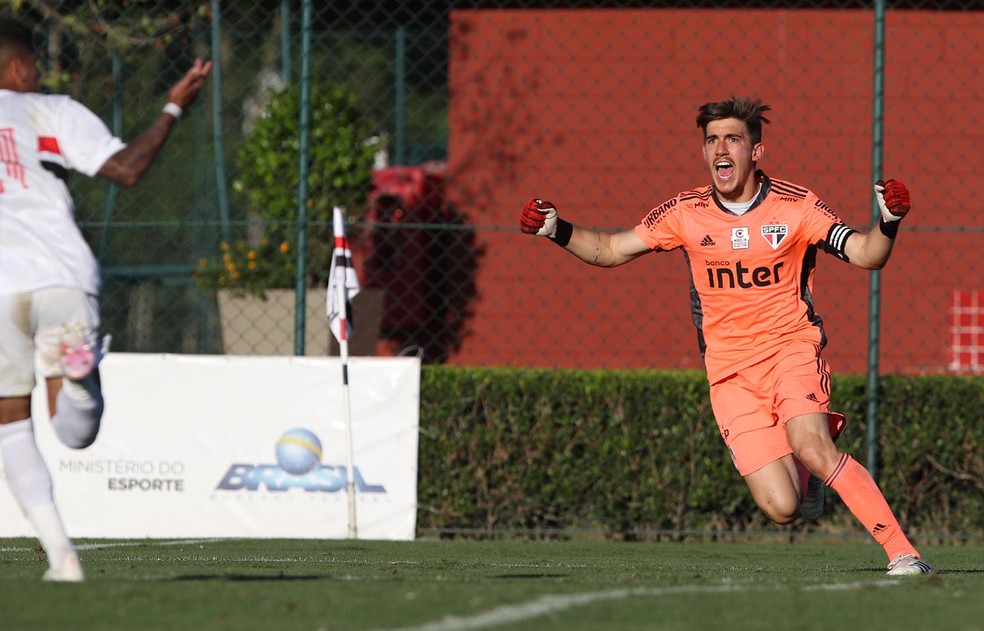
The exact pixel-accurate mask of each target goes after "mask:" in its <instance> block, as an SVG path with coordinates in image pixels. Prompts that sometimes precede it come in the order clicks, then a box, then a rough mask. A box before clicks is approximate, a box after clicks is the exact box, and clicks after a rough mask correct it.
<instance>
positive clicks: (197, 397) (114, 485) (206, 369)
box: [0, 353, 420, 540]
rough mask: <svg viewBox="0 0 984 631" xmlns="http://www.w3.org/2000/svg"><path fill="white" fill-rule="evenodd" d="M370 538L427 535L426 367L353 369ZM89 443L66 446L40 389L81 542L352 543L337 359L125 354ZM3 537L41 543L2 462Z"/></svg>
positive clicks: (65, 509)
mask: <svg viewBox="0 0 984 631" xmlns="http://www.w3.org/2000/svg"><path fill="white" fill-rule="evenodd" d="M348 370H349V377H348V383H349V396H350V406H351V420H352V446H353V451H352V454H353V461H352V462H353V467H352V468H353V474H354V479H355V489H356V490H355V493H356V501H355V509H356V510H355V513H356V525H357V535H358V538H360V539H395V540H410V539H413V538H414V532H415V528H416V510H417V438H418V436H417V433H418V426H419V409H420V403H419V399H420V361H419V360H418V359H417V358H407V357H396V358H375V357H353V358H350V359H349V362H348ZM100 374H101V376H102V383H103V391H104V393H105V398H106V412H105V415H104V416H103V421H102V428H101V430H100V433H99V437H98V439H97V440H96V442H95V444H93V445H92V446H91V447H89V448H88V449H84V450H73V449H69V448H67V447H65V446H64V445H62V444H61V443H60V442H59V441H58V439H57V437H56V436H55V435H54V433H53V431H52V430H51V427H50V422H49V420H48V414H47V410H46V409H45V408H46V405H45V402H46V395H45V392H44V388H43V386H39V387H38V388H37V389H36V390H35V393H34V401H33V403H34V405H33V415H34V416H33V418H34V425H35V434H36V437H37V442H38V445H39V448H40V450H41V453H42V455H43V456H44V458H45V460H46V462H47V463H48V467H49V469H50V470H51V475H52V479H53V481H54V491H55V501H56V503H57V505H58V508H59V510H60V512H61V514H62V517H63V520H64V522H65V526H66V529H67V531H68V534H69V536H71V537H97V538H110V537H120V538H134V537H137V538H143V537H147V538H169V537H266V538H274V537H277V538H281V537H282V538H328V539H331V538H335V539H344V538H346V537H347V536H348V524H349V515H348V512H349V506H348V504H349V503H348V495H347V493H348V491H347V480H348V477H347V466H346V463H347V462H348V453H347V444H348V443H347V438H346V421H347V419H346V418H345V416H346V412H345V410H343V405H342V383H343V381H342V363H341V360H340V359H339V358H337V357H334V358H333V357H323V358H322V357H317V358H313V357H237V356H224V355H223V356H200V355H160V354H133V353H115V354H114V353H111V354H109V355H108V356H107V357H106V358H105V359H104V360H103V363H102V364H100ZM0 478H2V479H3V480H4V481H3V483H2V484H0V536H4V537H10V536H34V532H33V530H32V529H31V527H30V524H29V523H28V522H27V521H26V520H25V519H24V517H23V515H22V513H21V511H20V509H19V508H18V506H17V504H16V502H15V501H14V498H13V497H12V495H11V493H10V490H9V488H8V487H7V485H6V480H5V478H6V475H5V471H4V470H3V468H2V462H0Z"/></svg>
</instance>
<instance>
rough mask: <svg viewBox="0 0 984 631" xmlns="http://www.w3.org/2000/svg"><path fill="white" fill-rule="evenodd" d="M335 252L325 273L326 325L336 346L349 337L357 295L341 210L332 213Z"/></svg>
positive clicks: (355, 276)
mask: <svg viewBox="0 0 984 631" xmlns="http://www.w3.org/2000/svg"><path fill="white" fill-rule="evenodd" d="M334 229H335V251H334V253H333V254H332V257H331V268H330V269H329V272H328V325H329V327H330V328H331V332H332V334H333V335H334V336H335V339H336V340H338V343H339V344H341V343H342V342H344V341H347V340H348V339H349V338H350V337H351V336H352V317H351V316H352V299H353V298H355V295H356V294H358V293H359V277H358V276H357V275H356V273H355V266H354V265H352V250H351V249H350V248H349V242H348V237H347V236H345V218H344V215H343V214H342V209H341V208H339V207H338V206H336V207H335V213H334Z"/></svg>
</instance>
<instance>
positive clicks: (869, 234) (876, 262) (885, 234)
mask: <svg viewBox="0 0 984 631" xmlns="http://www.w3.org/2000/svg"><path fill="white" fill-rule="evenodd" d="M875 199H877V200H878V208H879V209H881V220H879V222H878V225H877V226H875V227H873V228H871V229H870V230H868V231H866V232H854V233H852V234H851V236H850V237H848V239H847V243H845V244H844V254H846V255H847V258H848V260H849V261H850V262H851V264H852V265H855V266H857V267H861V268H863V269H881V268H883V267H884V266H885V263H886V262H887V261H888V257H889V256H891V254H892V246H893V245H895V236H896V235H897V234H898V231H899V223H900V222H901V220H902V218H903V217H905V215H906V213H908V212H909V208H910V202H909V189H907V188H906V186H905V184H903V183H902V182H899V181H898V180H888V181H883V180H878V182H876V183H875Z"/></svg>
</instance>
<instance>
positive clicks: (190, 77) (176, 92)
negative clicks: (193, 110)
mask: <svg viewBox="0 0 984 631" xmlns="http://www.w3.org/2000/svg"><path fill="white" fill-rule="evenodd" d="M210 72H212V62H211V61H202V60H201V59H196V60H195V63H194V64H192V66H191V68H189V69H188V72H186V73H185V74H184V76H183V77H181V78H180V79H178V82H177V83H175V84H174V86H172V87H171V91H170V92H168V101H170V102H171V103H174V104H175V105H177V106H178V107H181V108H182V109H184V108H186V107H188V106H189V105H191V104H192V103H194V102H195V99H196V98H198V92H199V91H200V90H201V89H202V86H203V85H205V79H207V78H208V75H209V73H210Z"/></svg>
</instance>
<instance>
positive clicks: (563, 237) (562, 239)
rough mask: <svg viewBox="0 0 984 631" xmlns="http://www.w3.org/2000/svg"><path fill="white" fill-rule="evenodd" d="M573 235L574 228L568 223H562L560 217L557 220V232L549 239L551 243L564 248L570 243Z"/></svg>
mask: <svg viewBox="0 0 984 631" xmlns="http://www.w3.org/2000/svg"><path fill="white" fill-rule="evenodd" d="M572 234H574V226H573V225H572V224H571V222H569V221H564V220H563V219H561V218H560V217H558V218H557V232H555V233H554V236H552V237H551V239H553V242H554V243H556V244H557V245H559V246H560V247H562V248H566V247H567V244H568V243H570V242H571V235H572Z"/></svg>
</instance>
